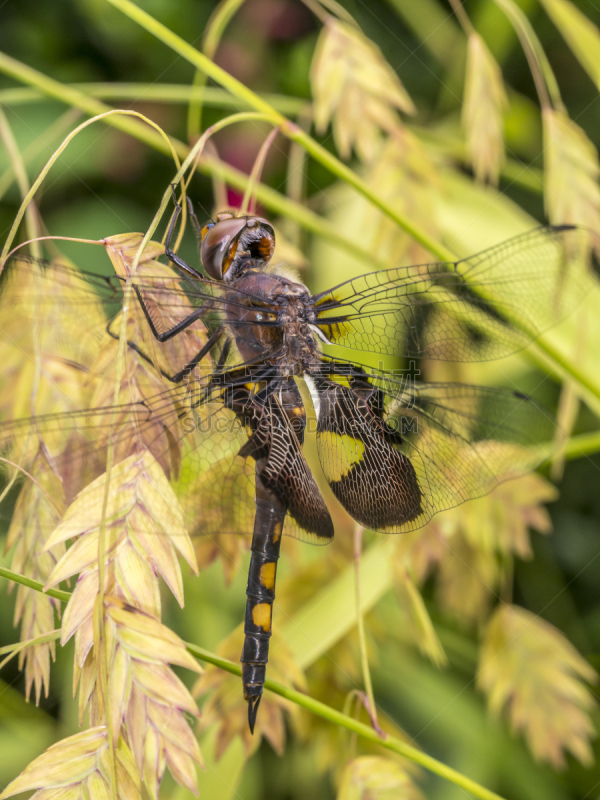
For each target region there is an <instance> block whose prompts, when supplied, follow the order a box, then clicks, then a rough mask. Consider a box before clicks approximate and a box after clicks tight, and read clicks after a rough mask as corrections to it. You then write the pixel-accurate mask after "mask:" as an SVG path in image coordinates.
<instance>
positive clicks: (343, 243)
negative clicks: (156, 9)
mask: <svg viewBox="0 0 600 800" xmlns="http://www.w3.org/2000/svg"><path fill="white" fill-rule="evenodd" d="M0 71H2V72H4V73H5V74H7V75H10V76H11V77H13V78H15V80H18V81H22V82H24V83H28V84H30V85H31V86H34V87H36V89H38V90H39V91H41V92H43V93H44V94H45V95H46V96H48V97H53V98H54V99H56V100H59V101H60V102H62V103H66V104H68V105H71V106H73V107H75V108H79V109H80V110H81V111H83V112H84V113H86V114H89V115H90V116H97V115H100V114H105V113H106V112H107V111H112V110H114V109H112V108H111V107H110V106H108V105H106V104H105V103H102V102H101V101H100V100H97V99H95V98H93V97H88V96H87V95H85V94H84V93H83V92H81V91H79V90H78V89H76V88H75V87H73V86H67V85H65V84H62V83H59V82H58V81H55V80H53V79H52V78H49V77H48V76H47V75H44V74H43V73H41V72H38V71H37V70H35V69H32V68H31V67H29V66H27V65H26V64H23V63H22V62H20V61H17V60H16V59H14V58H11V57H10V56H7V55H6V54H4V53H0ZM244 105H245V106H246V107H247V105H248V104H247V103H246V104H244ZM101 122H102V123H103V124H104V125H110V126H112V127H114V128H116V129H117V130H120V131H122V132H123V133H126V134H128V135H129V136H133V137H134V138H135V139H137V140H138V141H140V142H143V143H144V144H146V145H148V146H149V147H152V148H153V149H155V150H157V151H158V152H161V153H164V154H165V155H168V156H169V157H171V150H170V148H169V146H168V145H167V144H166V142H165V140H164V139H163V138H162V136H160V135H159V134H157V133H156V132H155V131H153V130H152V129H151V128H149V127H148V126H146V125H144V124H143V123H141V122H138V121H137V120H136V119H134V118H131V117H124V116H122V115H114V114H113V115H111V116H107V117H103V118H102V120H101ZM170 143H171V145H172V147H173V149H174V151H175V152H176V153H177V155H178V156H179V157H180V158H181V159H184V158H185V157H186V156H187V155H188V154H189V152H190V148H189V147H188V146H187V145H186V144H184V143H183V142H181V141H180V140H178V139H175V138H173V137H170ZM198 169H199V171H200V172H202V173H204V174H207V175H217V176H218V177H220V178H222V179H223V180H226V181H227V182H228V183H230V184H231V185H232V186H235V187H236V188H238V189H242V191H243V190H244V189H245V188H246V186H247V184H248V176H247V175H246V174H245V173H243V172H241V171H240V170H237V169H235V168H234V167H231V166H229V165H228V164H225V163H224V162H222V161H219V160H216V159H210V158H205V159H202V161H200V163H199V165H198ZM255 193H256V197H257V199H258V200H259V201H260V202H261V203H262V204H263V205H264V206H266V208H268V209H270V210H271V211H273V212H274V213H276V214H281V215H282V216H286V217H289V218H290V219H293V220H294V221H295V222H297V223H298V224H299V225H301V226H302V227H303V228H305V229H306V230H308V231H311V232H312V233H314V234H316V235H317V236H321V237H323V238H324V239H326V240H327V241H329V242H331V243H332V244H334V245H336V246H337V247H339V248H340V249H342V250H344V251H345V252H347V253H350V254H352V255H354V256H355V257H358V258H361V259H362V260H364V262H365V263H366V264H368V265H369V267H370V269H379V268H383V267H385V266H386V265H385V264H384V263H382V262H379V261H378V260H377V259H375V258H373V256H372V254H371V253H370V252H369V251H368V250H366V249H364V248H361V247H360V246H359V245H357V244H356V243H355V242H353V241H351V240H350V239H347V238H346V237H345V236H343V235H341V234H340V233H339V232H338V231H337V230H336V228H335V226H334V225H332V224H331V223H329V222H327V221H326V220H323V219H322V218H321V217H319V216H318V214H315V213H314V212H312V211H310V210H309V209H307V208H305V207H304V206H302V205H300V204H298V203H294V202H293V201H292V200H290V199H289V198H287V197H284V195H282V194H280V193H279V192H276V191H275V190H274V189H271V188H270V187H269V186H265V184H262V183H259V184H257V185H256V187H255Z"/></svg>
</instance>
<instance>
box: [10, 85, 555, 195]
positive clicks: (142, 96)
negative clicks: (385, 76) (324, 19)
mask: <svg viewBox="0 0 600 800" xmlns="http://www.w3.org/2000/svg"><path fill="white" fill-rule="evenodd" d="M66 85H67V86H69V88H71V89H74V90H76V91H78V92H81V93H83V94H85V95H87V96H89V97H93V98H97V99H100V100H131V101H134V102H136V101H145V100H152V101H155V102H159V103H189V102H190V101H192V100H200V99H202V101H203V105H205V106H215V107H216V108H223V109H233V110H238V109H242V108H248V107H249V106H248V104H247V103H243V102H241V101H240V100H238V99H237V98H235V97H232V96H231V95H230V94H229V92H226V91H225V90H224V89H217V88H216V87H214V86H206V87H205V88H204V90H202V88H200V87H196V86H187V85H185V84H179V83H159V84H153V85H151V86H148V85H147V84H145V83H73V84H66ZM46 97H47V95H46V94H45V93H44V92H42V91H39V90H38V89H33V88H15V89H2V90H0V103H2V104H3V105H5V106H7V107H10V106H14V105H22V104H25V103H34V102H39V101H40V100H44V99H46ZM260 97H262V98H263V99H264V100H266V102H268V103H269V104H270V105H271V106H273V108H275V109H276V110H277V111H280V112H281V113H282V114H285V115H286V116H288V117H295V116H298V115H300V114H302V113H303V111H304V110H305V109H306V108H309V107H310V103H309V102H308V101H307V100H303V99H301V98H295V97H286V96H285V95H279V94H262V95H260ZM407 127H408V128H409V129H410V130H412V131H413V132H414V133H416V134H417V136H419V138H421V139H423V140H424V141H425V142H426V143H427V144H428V145H433V146H434V147H435V148H437V149H439V150H440V151H442V152H443V153H447V154H448V155H450V156H451V157H452V158H456V159H457V160H459V161H461V162H465V161H466V148H465V145H464V142H462V141H461V140H460V139H458V138H457V139H453V140H448V139H444V138H442V137H441V136H439V135H438V134H436V133H435V132H434V131H430V130H427V129H426V128H419V127H415V126H413V125H408V126H407ZM180 155H181V153H180ZM500 175H501V176H502V177H503V178H504V179H505V180H507V181H510V182H511V183H516V184H518V185H519V186H521V187H523V188H524V189H528V190H529V191H532V192H535V193H536V194H541V193H542V191H543V188H544V182H543V177H542V170H540V169H538V168H537V167H532V166H530V165H527V164H522V163H520V162H519V161H517V160H515V159H511V158H507V159H506V162H505V163H504V164H503V166H502V169H501V171H500Z"/></svg>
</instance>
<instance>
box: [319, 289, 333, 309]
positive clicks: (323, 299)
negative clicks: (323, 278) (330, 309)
mask: <svg viewBox="0 0 600 800" xmlns="http://www.w3.org/2000/svg"><path fill="white" fill-rule="evenodd" d="M332 300H334V301H335V302H336V303H337V302H338V299H337V297H336V296H335V294H334V293H333V292H328V293H327V294H326V295H324V296H323V297H321V298H320V299H319V300H317V302H316V303H315V306H316V307H317V308H318V307H319V306H320V305H323V304H324V303H330V302H331V301H332Z"/></svg>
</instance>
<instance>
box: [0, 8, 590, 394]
mask: <svg viewBox="0 0 600 800" xmlns="http://www.w3.org/2000/svg"><path fill="white" fill-rule="evenodd" d="M108 1H109V2H112V3H113V4H119V6H120V5H121V4H123V3H125V4H126V5H127V7H128V8H129V7H131V8H133V9H137V12H139V14H141V15H142V16H143V17H144V19H146V17H147V19H148V20H150V21H151V22H154V21H153V20H152V17H148V15H145V14H144V12H142V11H141V10H140V9H138V8H137V6H135V5H133V4H132V3H129V0H108ZM156 25H158V23H156ZM159 27H160V30H161V32H163V33H164V32H166V33H165V35H168V36H169V37H172V38H174V39H175V40H176V41H178V42H181V43H182V45H184V46H185V47H186V48H187V50H188V51H191V53H192V54H195V56H197V59H198V60H199V61H198V66H200V65H201V64H202V65H205V63H206V64H208V65H210V68H211V77H214V76H213V74H212V73H213V72H214V71H215V70H216V71H217V72H218V74H219V76H221V75H223V76H225V77H224V78H223V82H224V85H226V86H227V88H229V84H230V83H231V82H233V85H234V86H235V87H239V91H240V99H241V100H243V101H244V102H246V103H247V104H249V105H252V106H254V107H260V109H261V110H263V111H264V109H267V110H266V111H265V116H266V117H268V118H270V119H272V118H274V119H276V120H283V121H284V123H285V127H286V129H288V128H289V127H290V126H293V127H294V128H295V129H297V130H298V131H299V130H300V129H299V128H297V126H295V125H293V123H291V122H289V120H286V119H285V118H284V117H281V115H280V114H278V113H277V112H276V111H275V110H274V109H273V108H272V107H271V106H269V104H268V103H266V102H265V101H264V100H263V99H262V98H260V97H258V95H255V94H254V92H252V91H250V89H247V88H246V87H245V86H243V84H241V83H239V81H236V80H235V78H232V77H231V76H230V75H228V74H227V73H226V72H224V71H223V70H221V69H220V68H219V67H217V66H216V65H214V64H212V62H211V61H209V60H208V59H206V57H205V56H203V55H202V54H201V53H198V52H197V51H196V50H194V48H192V47H190V46H189V45H187V44H186V43H185V42H184V41H183V40H182V39H179V37H176V36H175V34H171V33H170V31H168V30H167V29H166V28H164V26H159ZM0 70H2V71H4V72H5V73H7V74H9V75H12V76H13V77H14V78H16V79H17V80H20V81H25V82H26V83H29V84H31V85H33V86H36V87H37V88H38V89H40V90H41V91H43V92H44V93H45V94H47V95H49V96H51V97H55V98H56V99H58V100H61V101H62V102H66V103H69V104H71V105H74V106H75V107H77V108H80V109H81V110H82V111H85V112H86V113H88V114H92V115H97V114H103V113H106V112H107V111H109V110H111V109H110V108H109V107H108V106H106V105H105V104H104V103H101V102H100V101H99V100H96V99H94V98H92V97H87V96H86V95H84V94H83V93H82V92H79V91H78V90H76V89H74V88H73V87H69V86H65V85H63V84H60V83H58V82H57V81H54V80H53V79H52V78H48V77H47V76H46V75H43V74H42V73H40V72H37V71H36V70H34V69H32V68H31V67H29V66H27V65H25V64H22V63H21V62H19V61H17V60H15V59H13V58H10V57H9V56H7V55H6V54H4V53H0ZM254 99H255V100H256V102H253V100H254ZM103 122H104V123H105V124H109V125H113V126H114V127H115V128H118V129H119V130H122V131H123V132H125V133H127V134H129V135H131V136H134V137H135V138H137V139H139V140H140V141H143V142H145V143H146V144H148V145H149V146H151V147H153V148H155V149H157V150H159V151H161V152H163V153H167V154H168V155H171V151H170V148H169V146H168V145H167V144H166V143H165V141H164V140H163V138H162V137H161V136H160V135H158V134H157V133H156V132H155V131H153V130H151V129H150V128H148V127H147V126H145V125H143V124H142V123H140V122H138V121H137V120H135V119H131V118H125V117H121V116H120V115H112V116H108V117H104V118H103ZM282 130H283V128H282ZM300 133H302V132H300ZM303 135H304V134H303ZM307 138H308V139H310V137H307ZM296 141H299V142H300V143H302V142H301V141H300V139H299V138H298V137H296ZM310 141H311V142H312V140H310ZM170 143H171V145H172V147H173V149H174V150H175V152H176V153H177V154H178V155H180V156H183V157H185V156H186V155H187V154H188V153H189V148H188V147H187V145H185V144H184V143H183V142H180V141H178V140H176V139H170ZM314 144H315V145H316V142H315V143H314ZM316 146H317V147H320V146H319V145H316ZM321 150H322V148H321ZM324 152H326V151H324ZM327 155H328V156H329V154H327ZM330 158H331V159H333V161H334V162H335V163H336V164H339V166H340V167H341V168H342V173H343V174H342V173H340V174H339V177H341V178H342V179H343V180H345V177H344V175H345V173H346V172H347V173H349V174H350V176H352V180H351V181H350V182H351V183H352V185H355V182H356V181H358V182H359V183H360V184H361V185H362V181H361V180H360V178H358V176H355V175H354V173H352V172H351V170H349V169H348V168H347V167H345V166H344V165H343V164H341V163H340V162H339V161H338V160H337V159H335V158H334V157H333V156H331V157H330ZM199 168H200V170H201V171H205V170H206V171H207V172H212V171H214V173H215V174H217V173H218V174H220V175H221V176H222V177H223V178H224V179H225V180H228V181H230V182H231V184H232V185H234V186H240V184H241V182H242V181H243V187H245V186H246V184H247V181H248V177H247V176H246V175H243V173H239V172H238V171H237V170H235V169H233V168H232V167H229V166H228V165H225V164H223V163H222V162H215V161H213V160H208V159H207V160H203V161H202V162H200V165H199ZM240 176H242V177H241V178H240ZM369 191H370V190H369ZM256 196H257V198H258V199H259V200H260V201H261V202H262V203H264V205H265V206H266V207H267V208H270V209H271V210H273V211H275V212H276V213H281V214H284V215H287V216H289V217H290V218H292V219H294V220H296V221H297V222H298V223H299V224H300V225H302V226H303V227H304V228H306V229H307V230H311V231H313V232H314V233H316V234H318V235H321V236H323V237H325V238H327V239H328V240H329V241H331V242H332V243H334V244H337V245H338V246H340V247H342V248H343V249H344V250H346V251H347V252H350V253H352V254H353V255H355V256H358V257H360V258H363V259H364V260H365V261H366V262H367V263H370V264H371V267H372V268H374V269H377V268H378V267H379V266H380V264H379V263H378V262H376V261H375V260H374V259H373V258H372V256H371V255H370V254H369V253H368V252H367V251H365V250H361V248H360V247H359V246H357V245H356V244H355V243H354V242H352V241H350V240H348V239H346V238H345V237H343V236H340V235H339V233H337V231H336V230H335V228H334V226H333V225H331V224H329V223H327V222H325V221H324V220H322V219H320V218H319V217H318V215H316V214H313V213H312V212H311V211H309V210H308V209H305V208H303V207H302V206H300V205H299V204H297V203H294V202H292V201H291V200H289V199H288V198H286V197H283V195H280V194H279V193H277V192H275V191H274V190H272V189H269V188H268V187H266V186H264V185H263V184H259V185H258V186H257V187H256ZM382 210H383V209H382ZM399 224H400V223H399ZM409 232H410V231H409ZM425 246H428V245H427V244H425ZM439 247H440V248H441V245H440V246H439ZM436 249H439V248H436ZM440 252H441V250H440ZM443 252H444V253H445V254H446V255H448V253H447V251H446V250H445V248H443ZM449 255H450V256H452V254H449ZM451 260H452V258H451ZM489 299H490V301H491V302H492V303H493V297H490V298H489ZM517 327H518V328H520V329H522V326H521V325H517ZM536 345H537V347H538V348H539V350H541V351H542V352H543V353H545V355H546V356H549V357H550V359H551V364H550V365H548V364H546V368H549V369H550V371H553V372H554V373H555V374H557V375H558V376H559V377H560V378H561V379H562V378H565V377H571V378H575V380H576V381H577V382H578V383H580V384H581V386H582V387H583V388H584V389H585V391H586V392H587V393H588V395H590V396H591V397H590V399H593V398H596V400H598V403H600V392H599V390H598V387H597V386H595V385H594V383H593V381H590V380H588V379H587V376H586V375H585V374H583V373H582V371H581V370H578V369H577V368H576V366H575V365H572V364H571V363H570V362H566V363H564V359H563V357H562V355H561V354H560V353H558V352H557V351H556V349H555V348H554V347H553V346H552V345H551V344H550V342H547V341H545V340H544V338H539V339H537V340H536ZM542 363H543V362H542ZM596 405H598V404H596Z"/></svg>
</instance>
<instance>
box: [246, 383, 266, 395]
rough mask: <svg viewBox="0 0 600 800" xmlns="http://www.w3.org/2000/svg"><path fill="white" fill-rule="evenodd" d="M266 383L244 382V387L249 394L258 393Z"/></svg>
mask: <svg viewBox="0 0 600 800" xmlns="http://www.w3.org/2000/svg"><path fill="white" fill-rule="evenodd" d="M266 385H267V383H266V381H255V382H254V383H245V384H244V387H245V388H246V389H247V390H248V391H249V392H250V394H258V393H259V392H260V391H262V389H264V388H265V386H266Z"/></svg>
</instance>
